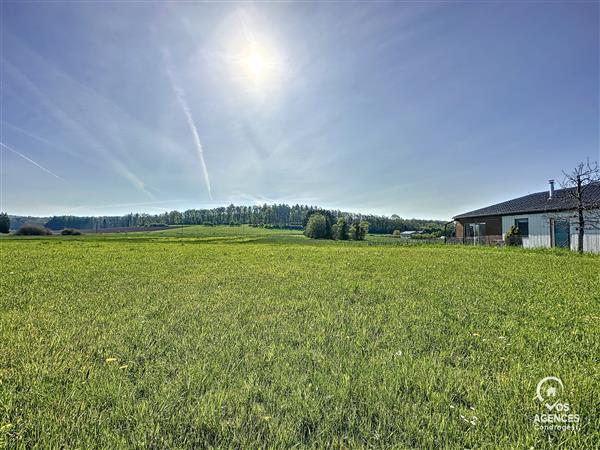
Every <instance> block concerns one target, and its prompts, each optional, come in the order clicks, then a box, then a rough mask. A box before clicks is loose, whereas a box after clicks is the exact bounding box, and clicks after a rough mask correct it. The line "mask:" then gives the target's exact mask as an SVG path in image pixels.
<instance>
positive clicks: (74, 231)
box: [60, 228, 83, 236]
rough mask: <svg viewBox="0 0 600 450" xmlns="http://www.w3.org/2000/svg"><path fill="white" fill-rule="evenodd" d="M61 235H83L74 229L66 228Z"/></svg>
mask: <svg viewBox="0 0 600 450" xmlns="http://www.w3.org/2000/svg"><path fill="white" fill-rule="evenodd" d="M60 234H62V235H63V236H80V235H81V234H83V233H82V232H81V231H79V230H74V229H73V228H65V229H64V230H62V231H61V232H60Z"/></svg>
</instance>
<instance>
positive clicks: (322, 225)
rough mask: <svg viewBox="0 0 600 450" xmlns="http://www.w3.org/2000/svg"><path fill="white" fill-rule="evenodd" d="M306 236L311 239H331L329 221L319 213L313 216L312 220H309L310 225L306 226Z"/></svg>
mask: <svg viewBox="0 0 600 450" xmlns="http://www.w3.org/2000/svg"><path fill="white" fill-rule="evenodd" d="M304 235H305V236H307V237H309V238H311V239H327V238H328V237H329V233H328V230H327V219H326V218H325V216H324V215H323V214H319V213H317V214H312V215H311V216H310V219H308V223H307V224H306V229H305V230H304Z"/></svg>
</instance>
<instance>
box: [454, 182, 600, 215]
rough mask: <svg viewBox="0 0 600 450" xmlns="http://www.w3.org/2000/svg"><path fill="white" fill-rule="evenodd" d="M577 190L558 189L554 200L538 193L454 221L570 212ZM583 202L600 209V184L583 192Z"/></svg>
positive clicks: (492, 206) (479, 210) (482, 209)
mask: <svg viewBox="0 0 600 450" xmlns="http://www.w3.org/2000/svg"><path fill="white" fill-rule="evenodd" d="M574 191H575V188H567V189H556V190H555V191H554V195H553V196H552V198H551V199H550V198H548V191H542V192H536V193H534V194H529V195H525V196H523V197H519V198H515V199H513V200H508V201H506V202H502V203H496V204H495V205H491V206H486V207H485V208H480V209H476V210H474V211H469V212H466V213H463V214H459V215H458V216H454V219H466V218H469V217H482V216H506V215H509V214H523V213H533V212H536V213H537V212H557V211H568V210H572V209H575V208H576V207H577V205H576V200H575V199H574V198H573V195H572V194H573V192H574ZM583 200H584V203H585V204H587V205H594V206H593V207H595V208H600V182H594V183H590V184H588V185H587V186H586V187H585V190H584V191H583Z"/></svg>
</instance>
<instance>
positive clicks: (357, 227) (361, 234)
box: [350, 220, 369, 241]
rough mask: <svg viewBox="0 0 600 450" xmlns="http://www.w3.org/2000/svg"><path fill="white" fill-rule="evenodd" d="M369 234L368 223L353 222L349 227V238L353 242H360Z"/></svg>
mask: <svg viewBox="0 0 600 450" xmlns="http://www.w3.org/2000/svg"><path fill="white" fill-rule="evenodd" d="M368 232H369V223H368V222H366V221H364V220H363V221H358V220H355V221H354V222H353V223H352V225H351V226H350V238H352V239H354V240H355V241H362V240H364V239H365V236H366V235H367V233H368Z"/></svg>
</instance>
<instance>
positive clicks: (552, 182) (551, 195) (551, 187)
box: [548, 180, 554, 200]
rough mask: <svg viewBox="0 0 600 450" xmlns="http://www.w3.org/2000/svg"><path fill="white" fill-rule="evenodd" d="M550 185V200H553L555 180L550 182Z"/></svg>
mask: <svg viewBox="0 0 600 450" xmlns="http://www.w3.org/2000/svg"><path fill="white" fill-rule="evenodd" d="M548 184H549V185H550V189H549V192H548V193H549V194H550V195H549V197H548V200H552V199H553V198H554V180H548Z"/></svg>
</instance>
